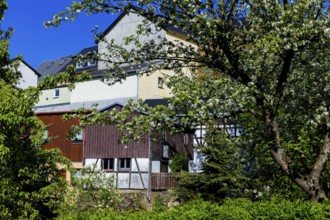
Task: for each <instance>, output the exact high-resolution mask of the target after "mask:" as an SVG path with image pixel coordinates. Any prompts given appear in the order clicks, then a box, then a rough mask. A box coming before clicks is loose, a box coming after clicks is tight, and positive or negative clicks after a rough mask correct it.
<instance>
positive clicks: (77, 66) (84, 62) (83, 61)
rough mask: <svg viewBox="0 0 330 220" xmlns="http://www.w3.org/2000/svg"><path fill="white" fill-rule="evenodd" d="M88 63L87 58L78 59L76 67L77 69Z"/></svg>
mask: <svg viewBox="0 0 330 220" xmlns="http://www.w3.org/2000/svg"><path fill="white" fill-rule="evenodd" d="M87 65H88V62H87V60H81V61H80V60H79V61H78V62H77V63H76V68H77V69H79V68H83V67H86V66H87Z"/></svg>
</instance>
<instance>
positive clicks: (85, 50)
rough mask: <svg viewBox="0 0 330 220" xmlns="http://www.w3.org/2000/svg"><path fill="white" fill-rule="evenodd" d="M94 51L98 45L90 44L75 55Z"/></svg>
mask: <svg viewBox="0 0 330 220" xmlns="http://www.w3.org/2000/svg"><path fill="white" fill-rule="evenodd" d="M94 51H96V52H98V46H97V45H95V46H92V47H87V48H84V49H82V50H81V51H80V52H79V53H78V54H77V55H84V54H88V53H92V52H94Z"/></svg>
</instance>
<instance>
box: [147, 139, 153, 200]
mask: <svg viewBox="0 0 330 220" xmlns="http://www.w3.org/2000/svg"><path fill="white" fill-rule="evenodd" d="M148 157H149V166H148V188H147V197H146V199H147V202H149V203H150V194H151V170H152V158H151V138H150V134H149V135H148Z"/></svg>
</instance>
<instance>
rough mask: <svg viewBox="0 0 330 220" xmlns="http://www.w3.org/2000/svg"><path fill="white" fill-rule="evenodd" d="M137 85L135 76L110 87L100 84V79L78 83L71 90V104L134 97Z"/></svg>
mask: <svg viewBox="0 0 330 220" xmlns="http://www.w3.org/2000/svg"><path fill="white" fill-rule="evenodd" d="M137 83H138V80H137V76H130V77H128V78H127V79H126V80H125V81H123V83H116V84H115V85H112V86H109V85H107V84H106V83H103V82H101V81H100V79H93V80H90V81H86V82H80V83H77V84H76V87H75V89H73V90H72V93H71V103H77V102H87V101H97V100H105V99H116V98H127V97H136V96H137V86H138V84H137Z"/></svg>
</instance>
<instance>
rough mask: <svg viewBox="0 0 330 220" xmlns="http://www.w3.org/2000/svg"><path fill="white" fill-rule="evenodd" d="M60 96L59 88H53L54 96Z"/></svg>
mask: <svg viewBox="0 0 330 220" xmlns="http://www.w3.org/2000/svg"><path fill="white" fill-rule="evenodd" d="M58 97H60V90H59V89H55V91H54V98H58Z"/></svg>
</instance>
